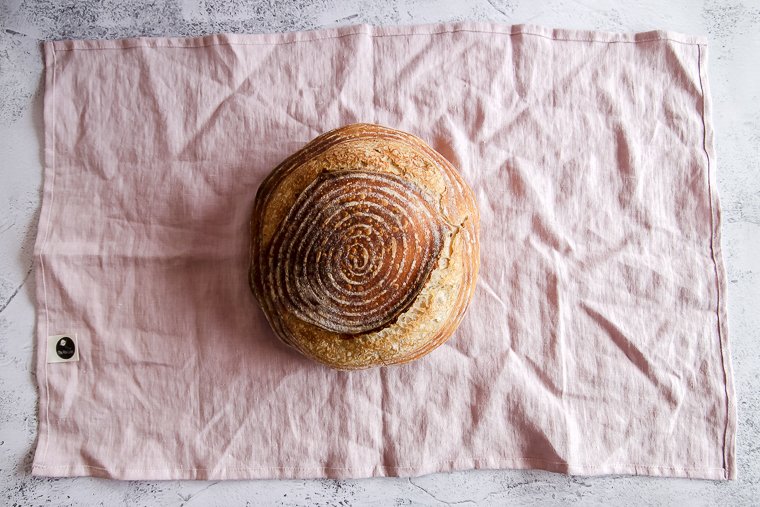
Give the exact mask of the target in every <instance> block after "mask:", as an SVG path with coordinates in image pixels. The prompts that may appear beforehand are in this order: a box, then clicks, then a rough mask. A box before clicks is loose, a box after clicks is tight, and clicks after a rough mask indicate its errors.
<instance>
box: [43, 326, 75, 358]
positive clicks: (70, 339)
mask: <svg viewBox="0 0 760 507" xmlns="http://www.w3.org/2000/svg"><path fill="white" fill-rule="evenodd" d="M72 361H79V348H78V347H77V335H76V334H74V333H68V334H57V335H54V336H48V353H47V362H48V363H68V362H72Z"/></svg>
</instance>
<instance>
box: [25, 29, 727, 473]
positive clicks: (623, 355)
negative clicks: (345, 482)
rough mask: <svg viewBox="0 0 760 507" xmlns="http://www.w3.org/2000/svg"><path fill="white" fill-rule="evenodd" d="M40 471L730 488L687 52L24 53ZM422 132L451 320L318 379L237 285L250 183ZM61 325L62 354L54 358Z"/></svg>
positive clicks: (700, 97) (502, 40) (493, 43)
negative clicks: (487, 474) (309, 158)
mask: <svg viewBox="0 0 760 507" xmlns="http://www.w3.org/2000/svg"><path fill="white" fill-rule="evenodd" d="M45 51H46V87H45V178H44V195H43V205H42V211H41V217H40V227H39V236H38V239H37V243H36V256H37V277H36V280H37V299H38V325H37V372H38V381H39V390H40V409H39V410H40V411H39V416H40V417H39V439H38V445H37V449H36V453H35V456H34V465H33V473H34V474H35V475H46V476H70V475H96V476H104V477H113V478H120V479H245V478H305V477H335V478H342V477H368V476H386V475H392V476H413V475H420V474H426V473H430V472H438V471H446V470H459V469H470V468H540V469H545V470H552V471H557V472H565V473H571V474H589V475H596V474H612V473H622V474H647V475H661V476H681V477H695V478H708V479H731V478H734V476H735V458H734V432H735V406H734V403H735V402H734V395H733V385H732V374H731V366H730V356H729V350H728V337H727V333H726V331H727V327H726V298H725V290H726V289H725V286H726V281H725V274H724V268H723V264H722V258H721V252H720V236H719V234H720V225H719V224H720V218H719V217H720V214H719V205H718V198H717V194H716V188H715V181H716V177H715V155H714V152H713V131H712V126H711V119H710V94H709V91H708V88H707V86H708V83H707V72H706V42H705V40H704V39H702V38H698V37H691V36H686V35H680V34H675V33H671V32H662V31H657V32H648V33H641V34H611V33H600V32H585V31H569V30H548V29H545V28H540V27H535V26H512V27H510V26H500V25H495V24H486V23H457V24H447V25H427V26H412V27H383V28H380V27H372V26H366V25H362V26H352V27H344V28H337V29H328V30H319V31H313V32H300V33H286V34H267V35H213V36H208V37H202V38H192V39H185V38H160V39H128V40H118V41H57V42H49V43H46V44H45ZM352 122H376V123H380V124H383V125H387V126H390V127H393V128H398V129H402V130H406V131H409V132H412V133H414V134H417V135H419V136H420V137H422V138H423V139H425V140H426V141H428V142H429V143H430V144H431V145H432V146H433V147H434V148H435V149H437V150H439V151H440V152H441V153H442V154H443V155H444V156H446V157H447V158H448V159H449V160H451V161H452V162H453V163H454V164H455V165H456V166H457V167H458V168H459V169H460V171H461V173H462V175H463V177H464V178H465V180H466V181H467V182H468V183H469V184H470V185H471V186H472V188H473V189H474V191H475V194H476V197H477V201H478V205H479V208H480V213H481V219H482V231H481V237H482V268H481V272H480V278H479V281H478V289H477V293H476V296H475V298H474V300H473V302H472V305H471V307H470V310H469V313H468V315H467V316H466V318H465V320H464V323H463V324H462V326H461V327H460V328H459V330H458V331H457V333H456V334H455V335H454V337H453V338H452V339H451V340H450V341H449V342H448V343H447V344H446V345H444V346H443V347H441V348H439V349H438V350H436V351H435V352H434V353H432V354H431V355H429V356H427V357H425V358H424V359H422V360H420V361H417V362H414V363H411V364H408V365H405V366H401V367H391V368H384V369H374V370H369V371H360V372H352V373H344V372H336V371H332V370H329V369H327V368H325V367H322V366H320V365H318V364H315V363H312V362H310V361H308V360H306V359H303V358H301V357H300V356H298V355H297V354H296V353H294V352H292V351H291V350H290V349H287V348H286V347H284V346H283V345H281V344H280V343H279V342H278V341H277V340H276V339H275V337H274V335H273V333H272V332H271V331H270V329H269V327H268V325H267V323H266V321H265V319H264V317H263V315H262V313H261V312H260V310H259V309H258V307H257V305H256V303H255V301H254V298H253V296H252V295H251V291H250V290H249V288H248V284H247V278H246V274H247V273H246V271H247V263H248V255H247V247H248V240H249V236H248V220H249V214H250V212H251V208H252V203H253V198H254V195H255V193H256V189H257V186H258V184H259V183H260V182H261V180H262V178H263V177H264V176H265V175H266V174H267V173H268V172H269V171H270V170H271V169H272V168H273V167H274V166H275V165H276V164H277V163H279V162H280V161H281V160H282V159H283V158H285V157H286V156H287V155H289V154H290V153H291V152H293V151H295V150H296V149H298V148H300V147H301V146H302V145H303V144H304V143H306V142H307V141H309V140H310V139H312V138H313V137H315V136H316V135H318V134H319V133H321V132H324V131H326V130H329V129H332V128H335V127H338V126H341V125H344V124H347V123H352ZM61 333H76V334H77V336H78V340H79V354H80V357H79V361H78V362H70V363H53V364H48V363H47V362H46V342H47V337H48V335H56V334H61Z"/></svg>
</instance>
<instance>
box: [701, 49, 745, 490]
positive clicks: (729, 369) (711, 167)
mask: <svg viewBox="0 0 760 507" xmlns="http://www.w3.org/2000/svg"><path fill="white" fill-rule="evenodd" d="M707 55H708V50H707V47H699V52H698V66H699V68H698V70H699V83H700V85H701V87H702V124H703V127H704V138H703V143H704V145H703V148H704V151H705V162H706V164H707V174H708V189H709V194H710V195H709V198H710V213H711V222H712V223H711V226H712V231H711V237H710V253H711V256H712V261H713V266H714V268H715V278H716V292H717V308H716V315H717V322H718V339H719V341H720V354H721V365H722V367H723V385H724V389H725V397H726V414H725V417H726V424H725V428H724V433H723V466H724V468H725V469H726V478H727V479H736V418H737V409H736V394H735V390H734V374H733V364H732V361H731V353H730V350H731V349H730V345H729V334H728V312H727V308H726V294H727V290H728V288H727V283H726V267H725V264H724V261H723V253H722V251H721V234H720V233H721V212H720V198H719V196H718V192H717V176H716V168H715V161H716V155H715V132H714V130H713V126H712V94H711V93H710V80H709V78H708V75H707V62H708V59H707Z"/></svg>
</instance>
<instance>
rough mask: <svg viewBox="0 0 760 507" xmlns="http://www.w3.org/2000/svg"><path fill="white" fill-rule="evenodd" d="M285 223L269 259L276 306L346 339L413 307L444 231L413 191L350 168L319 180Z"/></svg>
mask: <svg viewBox="0 0 760 507" xmlns="http://www.w3.org/2000/svg"><path fill="white" fill-rule="evenodd" d="M284 224H285V225H284V226H283V227H281V228H280V229H279V230H278V232H277V233H276V234H275V236H274V239H273V241H272V245H271V247H270V251H269V256H268V257H269V259H268V260H269V266H268V267H269V284H268V287H269V288H270V291H272V294H271V296H272V299H273V301H274V302H275V306H276V307H277V308H278V309H279V310H280V311H290V312H293V313H294V314H295V315H297V316H298V317H300V318H301V319H303V320H304V321H306V322H309V323H311V324H314V325H316V326H319V327H321V328H323V329H327V330H330V331H334V332H338V333H347V334H358V333H366V332H368V331H372V330H374V329H378V328H381V327H382V326H383V325H385V324H387V323H388V322H390V321H392V320H393V319H395V318H396V317H398V315H399V314H400V313H401V312H403V311H404V310H405V309H406V308H407V307H408V306H409V305H410V304H411V303H412V301H414V298H415V297H416V296H417V294H418V293H419V291H420V290H421V289H422V287H423V286H424V284H425V282H426V281H427V278H428V276H429V275H430V272H431V271H432V269H433V266H434V264H435V261H436V259H437V258H438V255H439V253H440V250H441V246H442V244H443V235H444V232H445V224H444V222H443V221H442V220H440V218H439V217H438V215H437V211H436V209H435V208H434V203H433V202H432V199H430V197H429V196H426V195H425V194H424V192H423V191H422V190H421V189H420V188H419V187H417V186H416V185H414V184H412V183H410V182H409V181H407V180H405V179H403V178H399V177H397V176H393V175H389V174H382V173H371V172H366V171H351V170H347V171H334V172H324V173H322V174H320V175H319V177H318V178H317V179H316V180H315V181H314V182H313V183H312V184H311V185H310V186H309V187H307V188H306V189H305V190H304V191H303V193H302V194H301V196H300V198H299V199H298V200H297V201H296V203H295V204H294V206H293V207H292V209H291V211H290V213H289V214H288V216H287V218H286V219H285V221H284Z"/></svg>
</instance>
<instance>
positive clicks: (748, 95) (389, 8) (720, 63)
mask: <svg viewBox="0 0 760 507" xmlns="http://www.w3.org/2000/svg"><path fill="white" fill-rule="evenodd" d="M628 4H630V5H628ZM637 4H638V5H633V2H630V3H626V5H624V3H623V2H613V1H593V0H550V1H547V2H530V1H521V0H472V1H457V0H441V1H437V2H436V1H432V0H388V1H381V0H353V1H351V0H315V1H309V0H285V1H282V2H276V1H273V0H257V1H252V2H244V1H242V0H165V1H160V0H156V1H153V2H146V3H144V4H142V3H141V2H138V1H135V0H125V1H119V0H79V1H73V0H72V1H54V0H38V1H32V0H30V1H21V0H2V2H0V24H1V25H2V26H1V27H0V505H106V506H115V505H324V506H326V505H341V506H344V505H478V504H482V505H503V504H506V503H516V504H535V503H538V504H541V505H554V504H562V505H564V504H569V503H579V504H587V505H588V504H604V505H611V504H623V505H631V504H635V505H642V504H643V505H660V504H675V503H678V504H681V503H684V500H688V504H689V505H753V504H754V505H758V504H760V443H758V440H759V439H760V420H759V418H758V416H759V415H760V312H758V307H759V305H760V253H759V252H760V84H759V83H760V70H759V69H760V66H758V63H760V57H759V56H758V55H760V2H757V1H755V2H750V1H749V0H743V1H742V0H720V1H715V2H704V3H701V2H696V1H689V0H672V1H669V2H663V1H655V0H647V1H644V2H637ZM461 19H473V20H491V21H497V22H503V23H509V24H512V23H532V24H540V25H545V26H551V27H564V28H579V29H600V30H612V31H646V30H651V29H655V28H662V29H667V30H674V31H680V32H685V33H692V34H706V35H708V37H709V38H710V50H709V51H710V53H709V54H710V60H709V66H710V70H709V72H710V76H711V77H710V79H711V87H712V93H713V101H714V102H713V104H714V124H715V130H716V135H717V142H716V144H717V153H718V183H719V193H720V198H721V200H722V205H723V217H724V218H723V248H724V254H725V260H726V265H727V270H728V280H729V294H728V296H729V297H728V313H729V325H730V333H731V342H732V343H731V346H732V355H733V361H734V370H735V381H736V391H737V397H738V403H737V404H738V408H739V418H738V420H739V426H738V436H737V448H738V451H737V456H738V466H739V479H738V480H737V481H735V482H711V481H690V480H680V479H655V478H649V477H618V476H609V477H599V478H586V477H566V476H563V475H556V474H551V473H545V472H525V471H468V472H459V473H450V474H434V475H429V476H425V477H419V478H414V479H366V480H355V481H353V480H351V481H328V480H318V481H303V480H299V481H232V482H223V483H208V482H192V481H167V482H119V481H107V480H98V479H90V478H83V479H57V480H50V479H37V478H32V477H30V476H29V467H30V460H31V452H32V450H33V444H34V439H35V431H36V391H35V380H34V378H33V374H32V368H31V365H32V336H33V328H34V318H35V314H34V306H33V305H34V302H33V292H32V287H33V285H34V284H33V283H32V282H33V278H32V277H33V276H34V274H33V273H32V257H31V255H32V246H33V243H34V238H35V235H36V224H37V216H38V213H39V205H40V186H41V179H42V170H41V139H40V136H41V132H42V109H41V104H42V98H41V76H42V74H41V72H42V58H41V52H40V47H39V41H40V40H44V39H58V38H97V37H101V38H102V37H107V38H115V37H126V36H139V35H153V36H157V35H201V34H207V33H213V32H243V33H253V32H270V31H290V30H303V29H312V28H320V27H329V26H336V25H345V24H355V23H361V22H365V23H374V24H410V23H428V22H438V21H453V20H461Z"/></svg>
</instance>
